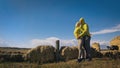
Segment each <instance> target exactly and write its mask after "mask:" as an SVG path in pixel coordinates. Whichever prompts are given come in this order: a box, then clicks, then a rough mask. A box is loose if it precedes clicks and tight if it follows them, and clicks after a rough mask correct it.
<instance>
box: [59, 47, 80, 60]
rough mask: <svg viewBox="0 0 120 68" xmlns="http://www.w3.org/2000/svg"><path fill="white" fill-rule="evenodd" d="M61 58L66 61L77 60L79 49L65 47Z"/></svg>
mask: <svg viewBox="0 0 120 68" xmlns="http://www.w3.org/2000/svg"><path fill="white" fill-rule="evenodd" d="M60 51H61V52H60V53H61V56H62V58H63V59H64V60H66V61H67V60H70V59H76V58H77V57H78V48H77V47H75V46H74V47H68V46H66V47H63V48H62V49H61V50H60Z"/></svg>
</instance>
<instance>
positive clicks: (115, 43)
mask: <svg viewBox="0 0 120 68" xmlns="http://www.w3.org/2000/svg"><path fill="white" fill-rule="evenodd" d="M110 45H111V46H118V48H119V50H120V36H116V37H115V38H113V39H112V40H111V41H110Z"/></svg>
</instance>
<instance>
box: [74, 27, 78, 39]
mask: <svg viewBox="0 0 120 68" xmlns="http://www.w3.org/2000/svg"><path fill="white" fill-rule="evenodd" d="M74 36H75V38H76V39H77V38H78V28H75V29H74Z"/></svg>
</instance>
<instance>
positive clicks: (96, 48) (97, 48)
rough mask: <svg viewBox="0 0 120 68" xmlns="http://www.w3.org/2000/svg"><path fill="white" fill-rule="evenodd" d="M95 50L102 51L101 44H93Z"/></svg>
mask: <svg viewBox="0 0 120 68" xmlns="http://www.w3.org/2000/svg"><path fill="white" fill-rule="evenodd" d="M91 47H92V48H93V49H95V50H96V51H98V52H99V51H100V44H99V43H96V42H95V43H93V44H92V46H91Z"/></svg>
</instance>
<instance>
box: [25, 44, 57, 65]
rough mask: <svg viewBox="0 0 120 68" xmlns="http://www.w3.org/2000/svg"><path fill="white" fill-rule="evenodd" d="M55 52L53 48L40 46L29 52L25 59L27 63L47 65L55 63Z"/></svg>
mask: <svg viewBox="0 0 120 68" xmlns="http://www.w3.org/2000/svg"><path fill="white" fill-rule="evenodd" d="M54 51H55V48H54V47H53V46H38V47H36V48H33V49H31V50H29V51H28V52H27V53H26V54H25V55H24V58H25V60H27V61H30V62H35V63H46V62H52V61H54Z"/></svg>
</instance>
